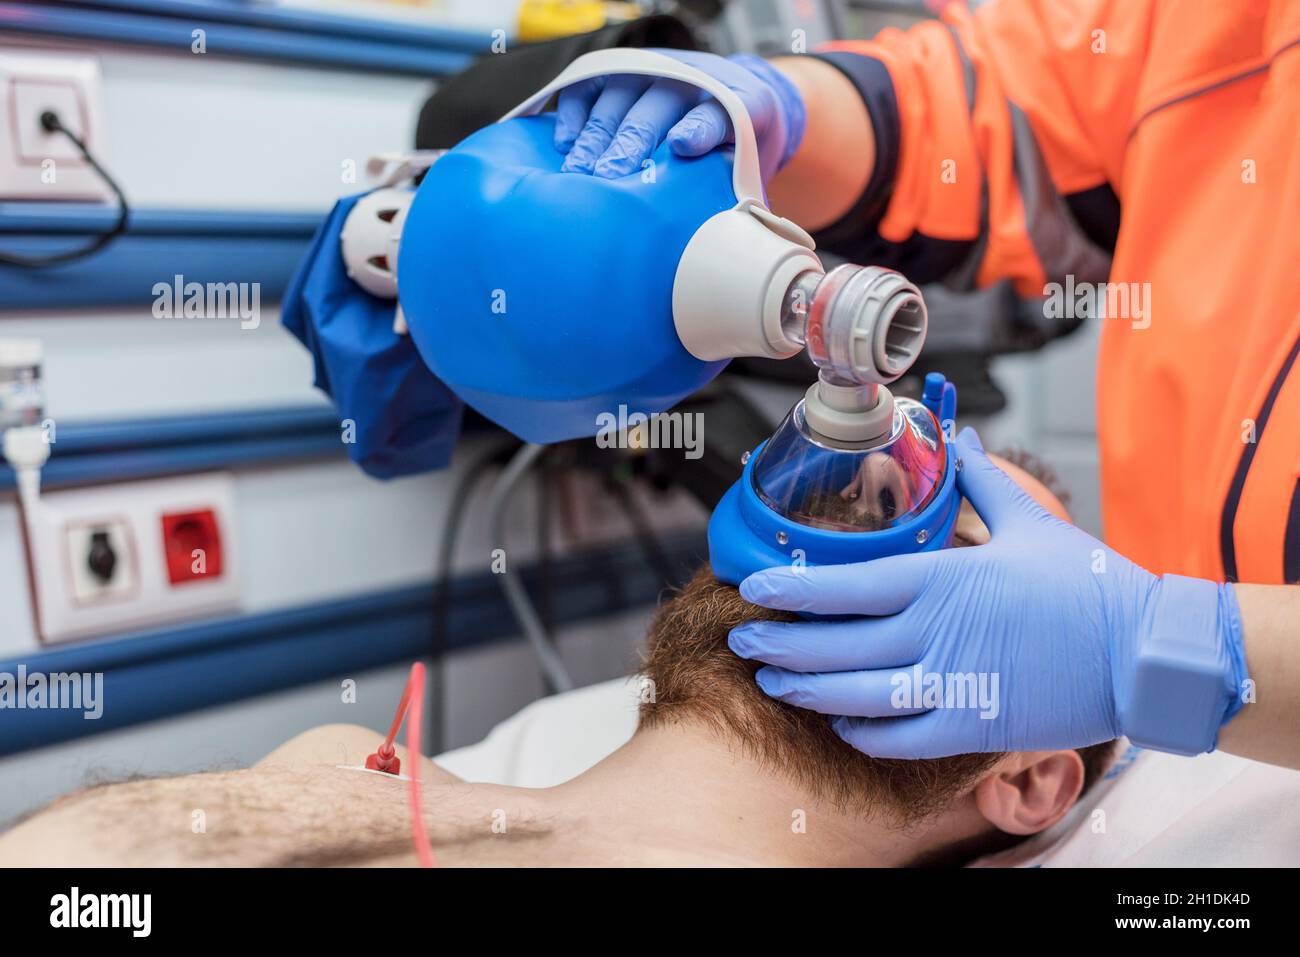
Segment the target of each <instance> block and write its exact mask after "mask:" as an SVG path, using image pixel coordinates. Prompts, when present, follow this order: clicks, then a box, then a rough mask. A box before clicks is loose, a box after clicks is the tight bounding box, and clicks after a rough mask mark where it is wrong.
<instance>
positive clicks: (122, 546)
mask: <svg viewBox="0 0 1300 957" xmlns="http://www.w3.org/2000/svg"><path fill="white" fill-rule="evenodd" d="M64 536H65V539H64V548H65V550H66V554H67V559H68V581H69V583H70V585H71V592H72V601H73V604H75V605H77V606H79V607H85V606H87V605H93V604H95V603H97V602H105V601H125V600H129V599H131V598H134V597H135V596H136V594H137V592H138V588H139V575H138V574H137V573H136V564H137V557H136V549H135V536H133V535H132V534H131V525H130V523H129V522H126V521H124V520H120V519H119V520H109V521H98V522H69V523H68V524H67V526H65V529H64Z"/></svg>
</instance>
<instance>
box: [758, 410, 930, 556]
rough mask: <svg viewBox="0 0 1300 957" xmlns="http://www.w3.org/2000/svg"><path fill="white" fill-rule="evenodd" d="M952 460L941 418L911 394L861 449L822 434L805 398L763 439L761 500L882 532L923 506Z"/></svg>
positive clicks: (793, 513) (823, 521)
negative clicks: (881, 433) (807, 414)
mask: <svg viewBox="0 0 1300 957" xmlns="http://www.w3.org/2000/svg"><path fill="white" fill-rule="evenodd" d="M946 464H947V449H946V447H945V445H944V443H943V437H942V435H941V433H940V431H939V425H938V422H937V421H936V420H935V417H934V416H933V415H932V414H931V413H930V410H929V409H927V408H926V407H925V406H924V405H922V404H921V403H919V402H916V401H914V400H912V399H905V398H898V399H895V402H894V415H893V423H892V428H891V430H890V434H889V435H888V436H886V437H885V438H884V439H883V440H876V441H874V442H871V443H864V444H863V445H862V447H858V448H854V447H852V446H847V447H846V446H845V443H839V442H837V443H832V442H831V441H830V440H829V439H826V438H825V437H824V436H820V435H818V433H817V432H815V431H814V430H813V429H812V428H811V427H810V426H809V425H808V422H807V421H806V419H805V418H804V403H803V402H799V403H798V404H797V405H795V407H794V408H793V409H791V410H790V413H789V414H788V415H787V416H786V417H785V421H784V422H782V423H781V426H780V428H778V429H777V431H776V434H775V435H773V436H772V438H771V439H769V440H768V442H767V444H766V445H764V446H763V449H762V451H761V452H760V453H759V455H758V459H757V460H756V461H755V462H754V469H753V473H752V474H753V483H754V491H755V492H756V493H757V494H758V497H759V499H760V500H761V501H762V502H763V504H764V505H766V506H767V507H768V508H770V509H772V510H773V511H775V512H777V513H778V514H779V515H782V516H784V517H785V518H787V519H789V520H790V521H792V522H797V523H798V524H800V525H808V526H810V527H812V528H820V529H827V530H830V531H836V532H877V531H881V530H884V529H888V528H893V527H894V526H896V525H901V524H904V523H905V522H907V521H909V520H911V519H912V518H914V517H916V515H918V514H919V513H920V512H922V511H923V510H924V509H925V508H926V506H927V505H929V504H930V502H931V501H933V499H934V497H935V495H936V494H937V493H938V491H939V488H940V486H941V485H942V483H943V477H944V468H945V466H946Z"/></svg>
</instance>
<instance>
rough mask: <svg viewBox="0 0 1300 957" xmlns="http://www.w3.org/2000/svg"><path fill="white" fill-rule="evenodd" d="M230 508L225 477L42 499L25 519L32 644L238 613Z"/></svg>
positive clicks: (89, 490)
mask: <svg viewBox="0 0 1300 957" xmlns="http://www.w3.org/2000/svg"><path fill="white" fill-rule="evenodd" d="M234 503H235V497H234V482H233V480H232V478H231V476H230V475H228V474H224V473H212V474H208V475H190V476H179V477H176V478H166V479H157V480H151V481H146V482H124V483H121V484H118V485H102V486H95V487H91V488H81V489H68V490H66V491H52V492H45V493H43V494H42V495H41V497H40V499H39V501H38V502H37V505H36V508H35V509H34V510H33V511H32V512H31V513H29V515H28V542H29V546H30V547H29V554H30V558H31V574H32V585H33V591H34V593H35V595H36V610H37V618H38V624H39V626H40V635H41V638H42V639H43V640H44V641H46V642H58V641H67V640H69V639H72V638H84V637H88V636H91V635H106V634H112V633H114V632H121V631H127V630H134V629H137V628H144V627H149V626H153V625H160V624H163V623H165V622H168V621H179V620H183V619H187V618H197V617H202V616H205V615H211V614H214V613H216V612H220V611H229V610H234V609H236V608H238V606H239V598H240V584H239V562H238V543H237V541H236V538H235V504H234Z"/></svg>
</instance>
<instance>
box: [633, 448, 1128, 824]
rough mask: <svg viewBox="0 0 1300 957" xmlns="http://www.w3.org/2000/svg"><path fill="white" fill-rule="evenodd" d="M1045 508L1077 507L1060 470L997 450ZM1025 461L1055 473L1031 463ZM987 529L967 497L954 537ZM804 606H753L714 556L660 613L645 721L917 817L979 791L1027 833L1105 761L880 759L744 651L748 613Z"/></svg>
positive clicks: (807, 783)
mask: <svg viewBox="0 0 1300 957" xmlns="http://www.w3.org/2000/svg"><path fill="white" fill-rule="evenodd" d="M992 458H994V460H995V461H996V462H997V464H999V465H1000V466H1001V467H1003V468H1004V469H1005V470H1006V471H1007V472H1008V473H1009V474H1010V475H1011V476H1012V478H1014V479H1015V480H1016V481H1017V482H1018V483H1019V484H1020V485H1021V486H1022V487H1023V488H1025V490H1026V491H1028V492H1029V493H1030V494H1031V495H1033V496H1034V498H1035V499H1037V500H1038V501H1039V502H1040V503H1041V504H1043V505H1044V507H1046V508H1048V509H1049V510H1050V511H1052V512H1054V513H1056V514H1057V515H1059V516H1060V517H1063V518H1064V517H1067V516H1066V512H1065V508H1064V506H1063V505H1062V503H1061V500H1060V497H1059V496H1058V495H1057V494H1056V493H1055V492H1053V491H1052V489H1051V488H1049V484H1050V483H1051V482H1052V481H1053V479H1052V476H1051V475H1050V473H1047V472H1046V470H1044V469H1042V468H1041V467H1039V466H1038V465H1037V463H1036V462H1034V461H1033V460H1031V459H1029V458H1028V457H1025V456H1017V457H1016V458H1017V459H1018V461H1019V462H1020V463H1021V465H1017V464H1015V463H1013V462H1012V461H1009V460H1008V459H1007V458H1006V457H999V456H992ZM1022 465H1023V466H1027V467H1028V468H1031V469H1033V471H1034V472H1037V473H1038V475H1039V476H1041V477H1042V478H1046V479H1047V480H1048V481H1047V482H1046V483H1045V482H1044V481H1042V480H1040V477H1038V476H1035V475H1034V474H1031V472H1029V471H1026V468H1022V467H1021V466H1022ZM988 536H989V533H988V529H987V528H986V527H985V526H984V524H983V522H982V521H980V519H979V516H978V515H977V514H976V513H975V511H974V509H972V508H971V507H970V505H969V503H967V502H963V503H962V511H961V515H960V517H959V519H958V522H957V527H956V530H955V533H954V542H953V545H954V547H967V546H972V545H980V544H983V543H984V542H987V541H988ZM796 617H797V616H795V615H793V614H790V613H788V612H781V611H772V610H770V609H767V608H762V607H759V606H757V605H752V604H750V603H749V602H747V601H745V600H744V599H743V598H741V597H740V592H739V591H738V590H737V589H736V588H735V587H733V586H731V585H725V584H723V583H721V582H719V581H718V580H717V579H716V578H714V577H713V574H712V572H711V571H710V570H709V568H708V567H707V566H705V567H704V568H701V569H700V570H699V571H698V572H697V573H696V575H695V577H694V578H692V579H691V581H690V582H689V583H688V584H687V585H686V586H685V588H683V589H682V590H681V591H680V592H678V593H677V594H676V595H675V596H674V597H673V598H671V599H670V600H669V601H667V602H665V603H664V604H663V605H662V606H661V607H660V608H659V610H658V612H657V613H656V616H655V618H654V620H653V622H652V624H651V626H650V630H649V634H648V636H647V643H646V650H645V654H644V661H643V666H644V667H643V671H644V674H645V675H646V677H648V678H649V679H650V681H651V682H653V685H652V687H653V689H654V695H653V701H647V702H646V703H645V704H643V705H642V707H641V727H642V728H653V727H658V726H663V725H666V724H675V723H683V722H685V723H694V724H699V725H703V726H705V727H708V728H710V729H712V730H714V731H715V732H717V733H718V734H719V735H721V736H723V737H724V738H726V739H728V740H730V741H732V742H734V743H735V744H736V745H737V746H738V747H739V748H740V749H742V750H743V751H744V752H745V753H747V754H748V755H750V756H751V757H753V758H755V759H757V760H759V761H761V762H762V763H763V764H765V765H766V766H768V767H770V768H771V769H772V770H773V772H774V773H776V774H781V775H785V776H786V777H787V778H788V779H790V780H792V781H793V782H794V783H796V784H797V785H798V786H800V787H802V788H804V789H806V790H807V791H808V792H809V793H810V794H812V795H813V796H814V797H817V798H819V799H822V800H826V801H829V802H830V803H832V804H833V805H835V806H836V807H838V808H840V809H843V810H846V811H849V812H861V813H864V814H873V815H874V814H881V813H883V815H884V816H886V817H888V818H890V819H892V820H894V821H898V822H901V823H905V824H910V823H915V822H917V821H920V820H922V819H925V818H927V817H930V816H932V815H935V814H938V813H939V812H941V811H943V810H945V809H946V808H948V807H949V806H951V805H952V804H953V802H954V801H956V800H957V799H958V798H959V797H961V796H963V795H967V794H971V793H972V792H973V796H974V800H975V803H976V805H977V807H978V808H979V810H980V811H981V812H983V813H984V816H985V817H986V818H987V819H988V820H989V821H990V822H991V823H992V824H994V825H996V826H997V827H999V828H1000V829H1002V830H1004V831H1008V832H1010V833H1016V834H1029V833H1033V832H1035V831H1038V830H1041V829H1043V828H1044V827H1047V826H1050V825H1051V824H1052V823H1055V821H1056V820H1059V818H1060V817H1061V816H1063V815H1064V813H1065V812H1066V811H1068V809H1069V807H1070V806H1072V805H1073V803H1074V801H1075V800H1076V799H1077V797H1078V795H1079V794H1080V793H1082V791H1083V790H1084V789H1085V788H1086V787H1087V786H1088V785H1090V784H1091V783H1092V781H1093V780H1094V779H1096V778H1097V777H1098V776H1099V775H1100V774H1101V773H1102V772H1103V771H1104V770H1105V766H1106V764H1107V762H1108V760H1109V757H1110V754H1111V751H1112V745H1111V744H1102V745H1096V746H1094V747H1090V748H1083V749H1080V750H1079V751H1077V752H1076V751H1052V752H1034V753H1033V754H1018V755H1006V754H964V755H955V756H952V757H947V758H937V759H931V760H921V761H907V760H898V759H885V758H873V757H869V756H868V755H865V754H862V753H860V752H858V751H856V750H855V749H854V748H852V747H851V746H850V745H848V744H846V743H845V742H844V741H843V740H841V739H840V737H839V736H838V735H836V734H835V732H834V731H833V730H832V729H831V727H830V724H829V721H828V720H827V718H826V717H824V716H823V715H820V714H817V713H815V712H812V711H805V710H803V709H801V708H795V707H792V706H790V705H787V704H784V703H782V702H779V701H775V700H773V699H771V698H769V697H768V696H767V695H765V694H763V692H762V691H761V690H760V689H759V688H758V686H757V685H756V684H755V682H754V672H755V671H756V670H757V669H758V668H759V667H761V664H760V663H756V662H751V661H747V660H745V659H743V658H739V657H737V656H736V655H735V654H734V653H733V652H732V651H731V650H730V648H728V647H727V634H728V632H729V631H730V630H731V629H732V628H733V627H735V626H736V625H739V624H742V623H744V622H748V621H758V620H769V621H793V620H795V619H796Z"/></svg>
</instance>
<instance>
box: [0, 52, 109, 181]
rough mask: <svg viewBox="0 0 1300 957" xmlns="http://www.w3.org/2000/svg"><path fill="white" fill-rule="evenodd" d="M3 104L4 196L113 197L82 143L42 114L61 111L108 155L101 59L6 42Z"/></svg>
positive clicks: (98, 154)
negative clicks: (44, 121)
mask: <svg viewBox="0 0 1300 957" xmlns="http://www.w3.org/2000/svg"><path fill="white" fill-rule="evenodd" d="M0 104H2V106H0V120H3V122H0V198H3V199H30V200H44V199H79V200H102V201H105V202H107V201H109V200H111V199H112V193H111V192H110V190H109V188H108V186H107V185H106V184H105V183H104V181H103V180H102V179H101V178H100V176H99V175H98V174H97V173H96V172H95V171H94V170H93V169H91V168H90V166H89V164H87V163H86V161H85V159H84V158H83V157H82V155H81V152H80V151H79V150H78V149H77V147H76V145H75V144H74V143H73V142H72V141H71V140H69V139H68V138H67V137H66V136H64V135H63V134H62V133H57V132H55V133H51V132H48V131H46V130H45V129H43V128H42V127H41V122H40V118H41V114H42V113H43V112H45V111H46V110H53V111H55V112H56V113H58V115H59V120H60V121H61V122H62V123H63V125H64V126H66V127H67V128H68V129H69V130H71V131H72V132H73V133H75V134H76V135H77V136H78V137H79V138H80V139H81V140H82V142H84V143H85V144H86V146H87V148H88V149H89V150H90V151H91V153H93V154H94V155H95V158H96V159H97V160H99V162H100V163H101V164H102V163H105V162H106V159H105V155H104V154H105V142H104V83H103V78H102V76H101V75H100V70H99V61H98V60H96V59H95V58H94V57H92V56H74V55H69V54H63V53H59V54H53V53H43V52H39V51H32V50H24V49H18V48H13V47H9V48H0ZM5 114H11V115H5Z"/></svg>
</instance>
